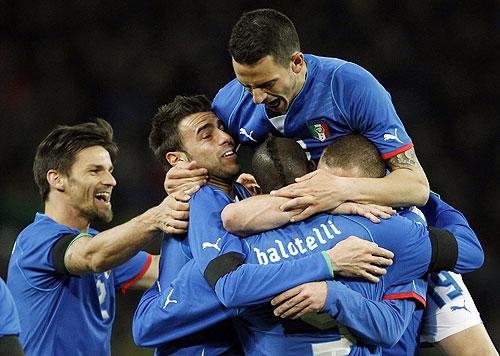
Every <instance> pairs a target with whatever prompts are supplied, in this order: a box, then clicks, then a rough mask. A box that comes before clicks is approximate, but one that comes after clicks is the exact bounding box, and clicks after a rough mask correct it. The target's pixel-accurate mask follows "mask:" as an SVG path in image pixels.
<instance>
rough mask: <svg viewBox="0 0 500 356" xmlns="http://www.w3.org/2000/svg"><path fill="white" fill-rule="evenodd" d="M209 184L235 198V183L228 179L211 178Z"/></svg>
mask: <svg viewBox="0 0 500 356" xmlns="http://www.w3.org/2000/svg"><path fill="white" fill-rule="evenodd" d="M207 184H210V185H211V186H212V187H215V188H219V189H220V190H222V191H224V192H225V193H226V194H227V195H229V196H231V197H232V196H233V182H232V181H229V180H227V179H222V178H219V177H212V176H211V177H209V178H208V182H207Z"/></svg>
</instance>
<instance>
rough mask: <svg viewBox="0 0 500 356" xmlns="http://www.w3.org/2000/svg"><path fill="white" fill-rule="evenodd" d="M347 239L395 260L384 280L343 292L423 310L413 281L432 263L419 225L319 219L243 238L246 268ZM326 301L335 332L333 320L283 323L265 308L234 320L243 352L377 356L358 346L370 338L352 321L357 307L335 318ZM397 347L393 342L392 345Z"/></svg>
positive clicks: (351, 283)
mask: <svg viewBox="0 0 500 356" xmlns="http://www.w3.org/2000/svg"><path fill="white" fill-rule="evenodd" d="M351 235H355V236H358V237H360V238H363V239H366V240H369V241H373V242H376V243H377V244H378V245H379V246H381V247H384V248H387V249H389V250H391V251H393V252H394V254H395V257H394V264H393V265H392V266H390V267H388V269H387V274H386V275H384V276H382V277H381V282H380V283H367V282H365V281H361V280H357V279H354V280H352V279H342V281H343V283H345V285H346V286H348V287H349V288H350V289H352V290H353V291H356V292H358V293H359V294H361V295H362V296H364V297H365V298H368V299H370V300H372V301H382V300H393V299H400V298H404V299H406V298H410V299H414V300H415V301H417V303H418V302H421V303H422V304H423V305H424V306H425V294H426V283H425V282H424V281H423V280H422V279H418V280H417V281H415V282H414V281H413V280H415V279H417V278H419V277H421V276H422V275H424V273H425V272H426V271H427V268H428V265H429V262H430V258H431V244H430V240H429V238H428V232H427V229H426V226H425V224H423V223H422V222H421V221H417V222H415V221H411V220H408V219H406V218H404V217H401V216H398V215H396V216H393V217H391V218H390V219H388V220H382V221H381V222H380V223H379V224H374V223H372V222H371V221H369V220H368V219H365V218H363V217H359V216H343V215H337V216H332V215H328V214H319V215H316V216H314V217H313V218H311V219H308V220H305V221H303V222H299V223H296V224H289V225H287V226H285V227H283V228H280V229H276V230H273V231H269V232H264V233H261V234H259V235H255V236H252V237H249V238H246V239H245V240H244V253H245V254H246V261H247V263H256V264H260V265H267V264H270V263H277V262H282V261H285V260H289V259H293V258H297V257H299V256H304V255H308V254H311V253H314V252H315V251H317V250H327V249H329V248H332V247H333V246H334V245H335V244H337V243H338V242H340V241H342V240H344V239H346V238H348V237H349V236H351ZM403 239H404V240H403ZM331 298H333V299H334V300H332V301H329V302H328V301H327V304H332V305H333V306H328V307H327V309H329V314H330V315H332V316H334V317H335V318H336V321H338V322H339V323H341V324H343V325H340V326H339V325H337V324H336V322H334V321H333V320H324V316H321V317H318V316H316V317H312V318H311V319H312V320H307V319H306V320H300V321H297V320H292V321H290V320H287V321H283V320H281V319H280V318H276V317H275V316H274V315H273V314H272V312H271V308H270V307H269V306H264V307H263V306H258V307H250V308H245V309H242V310H240V311H239V313H238V314H239V316H240V318H239V319H238V320H241V319H243V321H242V322H241V326H242V329H243V330H244V331H243V332H242V335H244V338H245V341H244V347H245V351H246V352H249V353H252V354H257V355H260V354H264V353H268V354H277V353H279V354H293V355H307V354H311V355H312V354H314V352H313V351H314V349H315V348H319V349H322V350H326V349H328V350H340V349H342V350H349V351H348V352H346V354H350V355H358V354H367V355H368V354H369V355H372V354H379V353H380V352H381V349H380V348H379V347H374V346H366V345H367V344H370V343H373V339H372V340H370V339H369V338H368V339H367V338H364V340H363V333H364V334H366V333H369V330H366V329H365V327H366V324H367V323H366V318H365V317H366V313H365V314H364V316H365V317H363V318H361V319H362V320H359V319H355V318H353V316H352V314H353V313H356V309H355V308H354V306H355V305H357V304H355V303H353V304H351V306H352V309H351V310H350V312H349V313H347V314H346V313H342V314H339V311H338V310H337V309H336V308H337V305H338V300H335V298H337V296H334V295H332V297H331ZM344 303H349V301H344ZM344 308H345V307H344ZM370 308H373V306H370ZM411 311H413V310H411ZM411 311H410V313H409V314H407V317H408V318H410V317H411ZM374 315H376V314H371V316H372V317H374ZM382 316H383V314H381V315H378V318H379V319H380V320H378V322H383V320H384V319H383V318H382ZM315 318H318V319H319V320H315ZM370 320H371V319H370ZM346 323H347V324H346ZM324 325H326V326H327V327H324ZM387 325H391V323H388V324H387ZM343 326H349V328H350V329H351V330H354V331H356V330H357V331H358V332H354V334H355V335H356V336H358V337H359V336H360V335H361V339H360V340H358V344H357V345H356V344H355V343H353V341H352V340H351V339H350V337H349V335H348V333H346V330H344V329H345V328H343ZM402 330H404V328H403V329H402ZM402 330H400V331H401V333H402ZM346 335H347V336H346ZM398 335H400V334H398ZM363 341H364V342H363ZM396 341H397V339H395V340H393V342H396ZM248 350H250V351H248ZM264 350H265V352H264Z"/></svg>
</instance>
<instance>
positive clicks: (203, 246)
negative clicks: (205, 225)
mask: <svg viewBox="0 0 500 356" xmlns="http://www.w3.org/2000/svg"><path fill="white" fill-rule="evenodd" d="M220 240H221V238H220V237H219V238H218V239H217V241H216V242H215V243H214V244H213V243H211V242H208V241H205V242H204V243H202V244H201V248H202V249H206V248H209V247H212V248H215V249H216V250H217V251H220V247H219V246H218V245H219V242H220Z"/></svg>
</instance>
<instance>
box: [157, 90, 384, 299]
mask: <svg viewBox="0 0 500 356" xmlns="http://www.w3.org/2000/svg"><path fill="white" fill-rule="evenodd" d="M222 129H223V126H222V124H221V123H220V122H219V121H218V120H217V118H216V117H215V115H214V114H213V113H212V112H211V111H210V101H208V99H206V98H205V97H203V96H195V97H177V98H176V99H175V100H174V101H173V102H172V103H170V104H169V105H167V106H164V107H163V108H161V109H160V110H159V112H158V113H157V115H156V116H155V118H154V120H153V128H152V132H151V135H150V146H151V147H152V148H153V151H154V152H155V155H156V156H157V157H158V159H159V160H160V162H162V165H163V166H164V167H165V168H166V169H168V168H170V167H171V166H175V165H179V164H183V163H188V162H193V161H194V160H195V161H198V162H202V163H203V165H204V167H206V168H207V169H208V170H209V171H210V173H211V175H210V177H209V185H208V186H207V187H206V188H205V189H203V191H204V192H205V193H204V194H199V195H197V197H198V198H197V199H195V200H192V201H190V208H191V209H193V206H196V207H197V209H195V211H198V212H199V213H200V214H203V215H204V217H203V219H205V216H208V215H209V214H210V212H211V211H212V210H213V211H214V212H216V215H217V219H216V220H214V222H213V224H216V225H217V226H222V223H221V222H220V211H221V210H222V208H223V207H224V206H225V205H226V204H227V203H228V202H230V201H231V200H227V199H230V198H229V197H228V194H229V195H230V196H234V197H236V196H237V195H238V194H236V192H235V190H234V189H233V187H234V185H232V182H233V175H234V174H236V173H237V172H238V167H239V166H238V164H237V163H236V154H235V152H234V142H233V140H232V138H231V137H230V136H229V135H228V134H227V133H226V132H224V131H223V130H222ZM216 188H220V189H216ZM202 197H203V198H202ZM204 200H205V201H204ZM193 204H194V205H193ZM206 214H208V215H206ZM190 219H194V221H199V219H198V218H197V217H196V216H191V217H190ZM195 225H198V224H195ZM206 225H212V222H211V223H210V224H203V223H200V224H199V225H198V226H199V227H198V228H197V229H200V228H201V229H204V226H206ZM193 228H195V227H193ZM198 231H200V230H197V232H198ZM203 233H207V231H204V232H203ZM190 236H191V234H190ZM187 241H188V242H189V243H192V242H193V240H192V239H187ZM203 242H205V243H203ZM232 243H233V244H235V247H234V248H238V246H239V249H241V243H240V242H239V240H238V239H237V238H235V239H233V241H232ZM182 244H186V241H181V242H179V240H177V239H164V241H163V246H162V259H161V261H162V262H161V266H160V271H161V272H160V282H161V285H168V284H169V283H170V281H171V280H172V279H173V278H172V275H173V274H176V273H177V272H178V271H179V269H180V268H179V266H182V265H183V264H184V263H185V262H186V260H187V259H188V258H190V257H192V255H191V254H193V255H194V254H195V253H196V252H198V253H199V252H200V250H201V251H203V250H206V251H210V250H211V249H213V250H215V251H217V250H218V249H219V248H221V246H222V244H218V243H217V239H216V240H215V241H214V242H210V241H202V242H200V244H199V245H198V246H196V252H194V253H193V250H195V249H191V251H189V252H186V248H185V247H183V246H182ZM230 246H231V244H228V245H227V246H226V248H227V247H230ZM353 251H356V252H355V253H354V252H353ZM354 254H356V255H357V256H358V257H357V258H353V256H354ZM330 255H331V256H332V257H333V259H334V260H336V261H337V263H340V264H342V265H344V268H338V267H337V266H336V265H335V262H334V266H335V269H336V273H339V274H342V273H343V272H344V271H345V272H346V273H348V272H349V269H350V268H351V266H352V265H356V262H363V263H364V262H367V265H366V268H361V269H359V268H358V270H362V271H363V272H365V273H367V274H369V275H370V276H372V278H376V276H377V275H379V274H380V273H384V269H383V266H384V265H387V264H390V257H391V256H392V254H391V253H390V252H389V251H386V250H384V249H379V248H376V247H375V246H373V244H370V243H367V242H366V241H362V240H359V241H355V242H353V241H352V240H350V241H348V242H347V243H345V244H343V245H342V246H339V247H337V248H336V249H334V251H331V252H330ZM175 256H178V257H177V258H175ZM230 256H234V254H233V255H230ZM325 257H326V256H325ZM304 260H312V261H313V262H311V263H313V265H317V268H316V269H314V270H313V271H311V272H313V273H309V274H307V273H306V274H304V275H303V276H300V279H309V280H310V279H311V278H313V276H312V275H313V274H316V277H315V278H313V280H314V279H317V278H318V277H317V275H318V274H322V275H325V274H328V275H329V273H330V272H329V271H328V268H326V269H325V267H327V265H326V264H325V260H324V259H323V257H322V256H321V255H319V254H316V255H314V256H310V257H308V258H306V259H304ZM221 261H223V260H221ZM351 261H352V264H351ZM200 263H201V264H200V266H201V268H203V265H202V263H203V262H201V261H200ZM304 263H306V264H308V263H309V262H307V261H300V262H296V264H304ZM308 265H309V264H308ZM252 268H254V267H248V266H245V267H244V268H243V271H247V270H248V269H252ZM276 268H278V267H276ZM287 268H291V267H287ZM273 269H275V267H273V268H271V269H267V271H272V270H273ZM211 270H212V271H214V272H216V270H214V269H213V267H212V268H211ZM172 271H174V272H172ZM248 273H250V272H247V274H248ZM267 273H270V272H267ZM372 273H373V274H372ZM250 274H252V273H250ZM264 277H265V276H264ZM287 283H288V284H289V285H290V286H294V285H296V284H298V283H300V282H299V281H295V283H294V284H291V283H290V282H287ZM160 288H161V287H160ZM277 288H278V285H276V286H273V288H272V289H271V291H269V293H273V289H274V290H275V291H277ZM242 290H243V289H242ZM269 295H272V294H269Z"/></svg>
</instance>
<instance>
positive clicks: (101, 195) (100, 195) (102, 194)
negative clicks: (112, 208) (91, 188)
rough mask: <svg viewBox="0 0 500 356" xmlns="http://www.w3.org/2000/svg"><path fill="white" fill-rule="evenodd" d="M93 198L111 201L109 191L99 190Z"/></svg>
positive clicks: (106, 201) (106, 202)
mask: <svg viewBox="0 0 500 356" xmlns="http://www.w3.org/2000/svg"><path fill="white" fill-rule="evenodd" d="M95 198H96V199H97V200H99V201H101V202H103V203H105V204H110V201H111V193H109V192H99V193H96V195H95Z"/></svg>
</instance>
